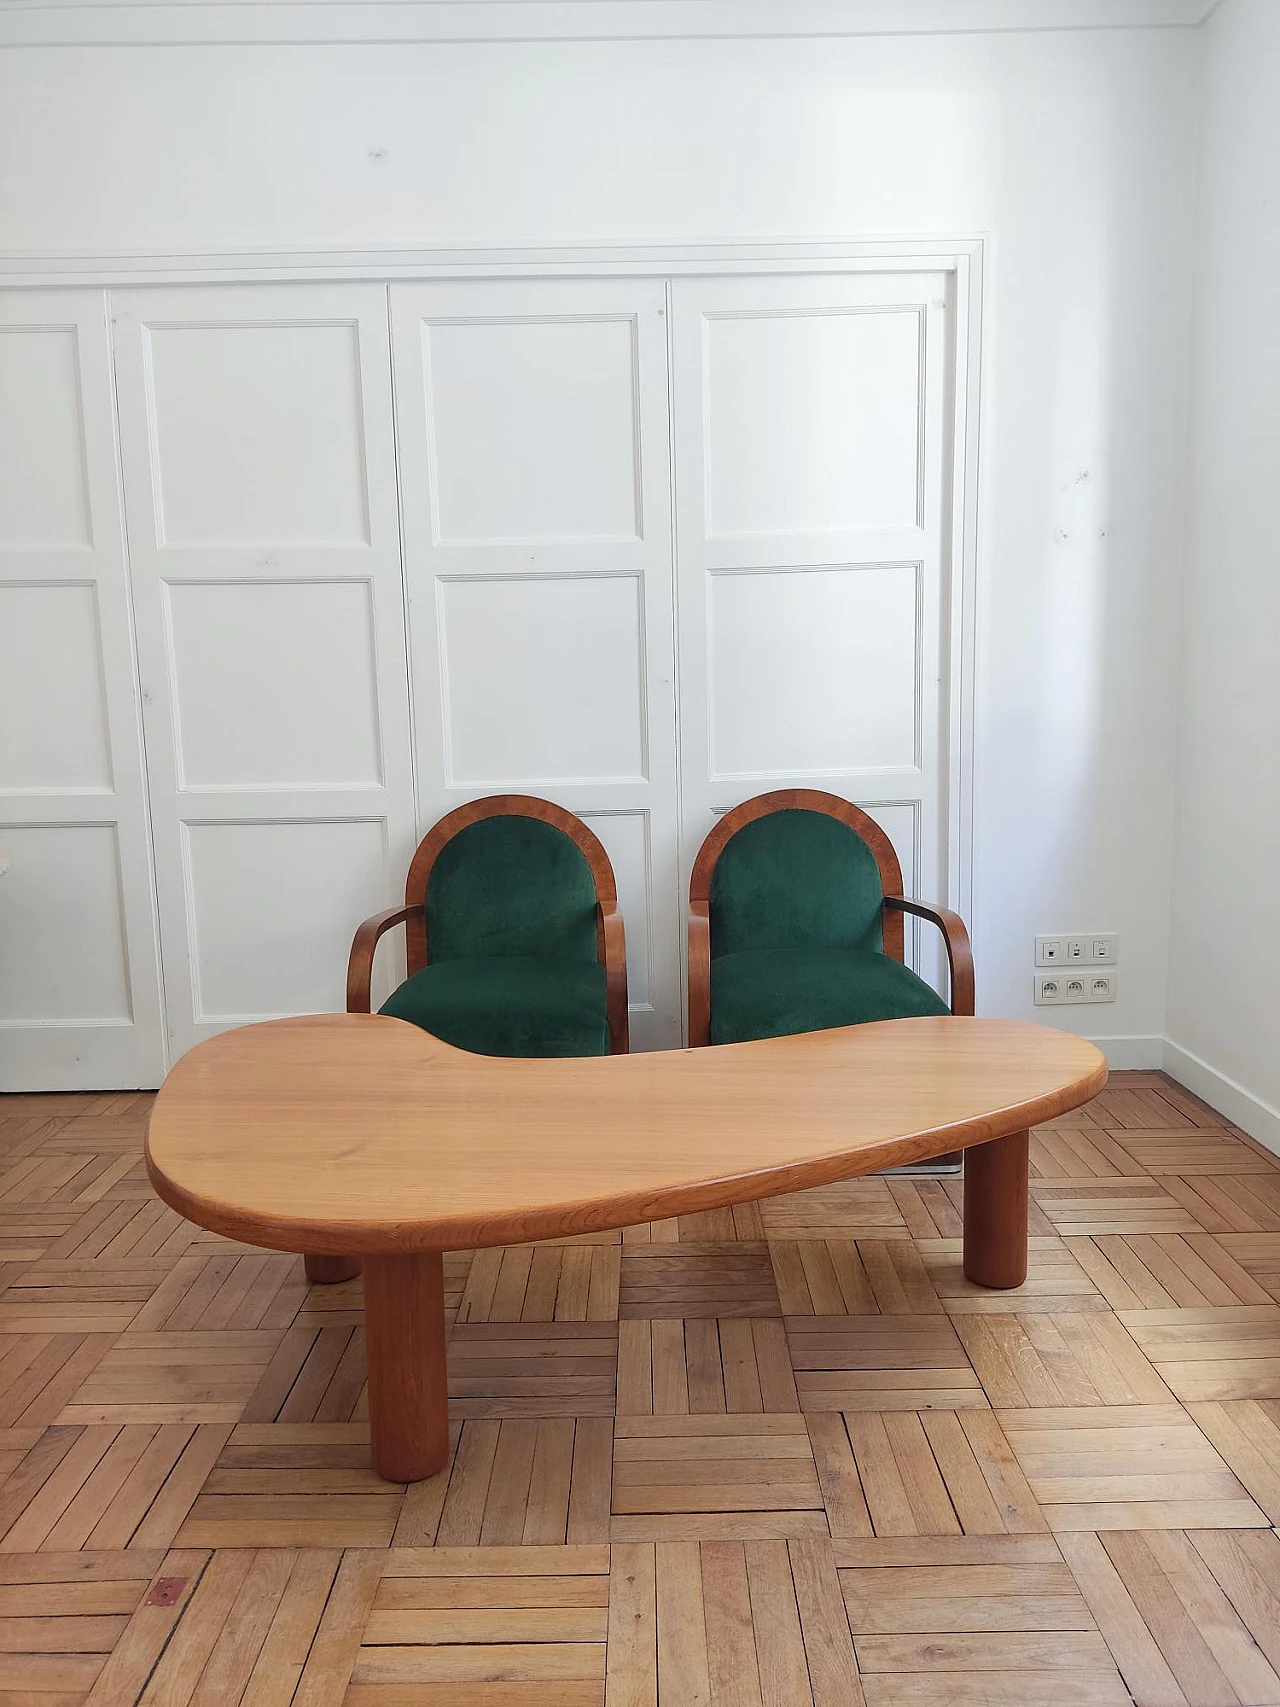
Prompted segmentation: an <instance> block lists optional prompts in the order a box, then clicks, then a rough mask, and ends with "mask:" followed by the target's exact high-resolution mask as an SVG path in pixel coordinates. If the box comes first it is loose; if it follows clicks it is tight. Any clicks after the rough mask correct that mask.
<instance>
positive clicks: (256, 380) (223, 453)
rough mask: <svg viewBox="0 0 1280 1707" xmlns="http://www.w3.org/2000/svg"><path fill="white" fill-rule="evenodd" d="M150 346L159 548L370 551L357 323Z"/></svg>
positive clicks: (203, 336) (201, 329)
mask: <svg viewBox="0 0 1280 1707" xmlns="http://www.w3.org/2000/svg"><path fill="white" fill-rule="evenodd" d="M147 347H148V355H149V378H150V407H151V416H152V420H151V432H152V437H153V440H154V444H153V459H154V464H155V467H156V469H157V472H158V490H157V493H156V503H157V511H158V515H157V522H158V529H159V535H160V539H161V542H162V543H163V544H167V545H229V544H240V545H244V544H271V543H280V544H298V545H307V544H333V545H338V544H345V545H350V544H361V543H364V541H365V540H366V539H367V538H368V520H367V502H366V491H365V467H364V445H363V431H362V424H361V405H360V367H359V360H360V358H359V345H358V342H357V329H356V327H355V326H354V325H351V324H349V323H343V322H339V323H337V324H323V323H322V324H312V325H301V326H290V325H251V324H242V325H228V326H206V325H189V326H166V325H153V326H152V327H150V329H149V331H148V333H147Z"/></svg>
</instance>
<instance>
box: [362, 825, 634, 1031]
mask: <svg viewBox="0 0 1280 1707" xmlns="http://www.w3.org/2000/svg"><path fill="white" fill-rule="evenodd" d="M404 899H405V904H404V906H403V907H393V908H391V909H390V910H389V911H388V912H385V913H378V914H376V915H375V916H374V917H373V918H371V919H366V920H365V922H364V923H363V924H362V925H361V926H360V928H359V930H358V931H357V932H356V936H355V941H354V942H353V943H352V945H351V960H350V963H349V965H348V969H347V1011H348V1013H364V1014H367V1013H368V1012H369V1006H370V999H371V998H370V986H371V981H372V972H373V956H374V950H375V948H376V946H377V943H378V939H379V937H381V936H382V934H383V932H384V931H387V930H389V929H391V928H392V927H393V926H394V925H398V924H401V923H403V924H404V925H405V927H406V939H407V940H406V947H407V959H408V972H409V976H408V977H407V978H406V979H405V981H404V983H403V984H401V985H400V986H399V988H398V989H397V990H395V991H394V992H393V993H392V995H391V997H390V999H389V1000H388V1001H386V1002H384V1003H383V1005H382V1007H381V1009H380V1010H379V1012H381V1013H384V1014H392V1015H394V1017H395V1018H396V1019H403V1020H408V1021H409V1022H410V1023H411V1024H413V1025H418V1026H421V1027H422V1029H423V1030H424V1031H429V1032H431V1033H433V1035H434V1036H436V1037H440V1038H443V1039H444V1041H445V1042H446V1043H451V1044H453V1045H454V1046H455V1047H456V1048H458V1049H467V1050H470V1051H471V1052H472V1053H473V1054H476V1055H526V1056H528V1055H533V1056H543V1055H610V1054H613V1055H623V1054H625V1053H626V1052H627V958H626V945H625V939H624V935H623V928H622V915H621V914H620V913H619V911H618V890H617V885H616V883H615V881H614V876H613V867H612V866H611V865H610V863H609V856H608V854H607V853H606V852H605V850H604V847H603V846H602V844H601V843H600V841H599V840H598V839H597V837H596V836H594V835H593V834H592V832H591V831H590V830H589V829H588V828H587V826H586V825H585V824H584V823H583V822H582V820H581V819H579V818H575V817H574V815H573V813H572V812H566V811H565V810H564V809H563V808H562V807H559V806H553V805H552V804H551V802H550V801H549V800H538V799H535V798H534V797H533V796H531V795H525V794H501V795H493V796H491V797H490V798H489V799H487V800H475V801H472V802H471V803H470V804H469V805H466V806H460V807H458V809H457V810H456V811H454V812H450V813H449V814H448V816H447V817H444V818H442V819H441V820H440V822H439V823H438V824H437V825H436V826H435V828H434V829H433V830H431V831H430V832H429V833H428V835H427V836H426V837H425V838H424V839H423V841H422V842H421V843H420V844H419V847H418V850H417V852H416V853H415V854H414V856H413V861H412V864H411V865H410V867H409V876H408V878H407V880H406V882H405V894H404Z"/></svg>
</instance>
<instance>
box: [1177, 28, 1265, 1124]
mask: <svg viewBox="0 0 1280 1707" xmlns="http://www.w3.org/2000/svg"><path fill="white" fill-rule="evenodd" d="M1205 38H1206V39H1205V61H1204V91H1203V105H1202V116H1201V136H1200V150H1199V162H1198V169H1199V185H1198V202H1199V206H1198V219H1197V247H1198V266H1197V273H1196V285H1195V322H1194V359H1193V392H1192V397H1193V407H1192V422H1193V428H1192V438H1191V458H1190V478H1189V482H1188V547H1187V572H1186V587H1185V593H1184V599H1185V612H1186V616H1185V630H1184V641H1183V650H1182V680H1181V690H1180V703H1179V757H1178V785H1177V828H1176V835H1175V857H1174V880H1173V906H1172V919H1171V957H1170V981H1169V1017H1168V1035H1169V1039H1170V1043H1171V1046H1172V1047H1171V1053H1170V1063H1169V1064H1170V1067H1171V1069H1172V1070H1173V1071H1174V1072H1176V1073H1177V1074H1178V1076H1179V1077H1180V1078H1183V1079H1184V1080H1185V1081H1186V1082H1187V1083H1189V1084H1191V1085H1192V1086H1193V1087H1194V1088H1195V1089H1197V1090H1199V1091H1201V1092H1202V1094H1204V1095H1205V1096H1207V1097H1208V1098H1210V1100H1212V1101H1213V1102H1214V1103H1215V1104H1216V1105H1217V1106H1218V1107H1220V1108H1223V1109H1225V1110H1226V1111H1227V1112H1228V1113H1229V1114H1230V1115H1231V1116H1232V1117H1233V1118H1234V1119H1235V1120H1237V1121H1239V1122H1240V1124H1241V1125H1243V1126H1244V1127H1245V1128H1246V1129H1247V1130H1248V1131H1251V1132H1253V1133H1254V1134H1255V1135H1256V1136H1257V1137H1259V1138H1264V1139H1266V1140H1267V1141H1268V1142H1269V1143H1270V1144H1271V1145H1272V1147H1273V1148H1280V1000H1278V999H1277V996H1276V990H1275V964H1274V963H1275V954H1274V945H1275V944H1276V943H1277V942H1280V882H1278V881H1277V875H1278V874H1280V668H1278V667H1277V659H1276V648H1277V642H1278V640H1280V555H1278V550H1277V539H1278V538H1280V533H1278V532H1277V508H1276V503H1277V496H1278V495H1280V329H1278V327H1277V318H1276V293H1277V280H1278V279H1280V202H1278V201H1277V196H1276V169H1277V162H1280V103H1278V102H1277V99H1276V93H1277V89H1280V6H1277V5H1275V4H1274V0H1226V3H1225V4H1224V5H1223V6H1222V7H1221V8H1220V9H1219V10H1218V11H1217V12H1216V13H1215V14H1214V16H1213V18H1212V19H1211V20H1210V22H1209V23H1208V24H1207V25H1206V28H1205Z"/></svg>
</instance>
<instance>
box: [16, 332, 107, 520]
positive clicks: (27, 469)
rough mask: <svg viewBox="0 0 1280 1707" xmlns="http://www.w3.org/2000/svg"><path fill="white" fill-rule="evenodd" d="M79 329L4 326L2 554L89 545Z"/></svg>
mask: <svg viewBox="0 0 1280 1707" xmlns="http://www.w3.org/2000/svg"><path fill="white" fill-rule="evenodd" d="M91 537H92V535H91V531H90V524H89V499H88V489H87V484H86V472H85V449H84V419H83V409H82V405H81V398H80V370H79V361H78V352H77V349H76V333H75V330H74V329H73V328H72V327H69V326H57V327H31V326H3V327H0V549H4V548H12V547H16V546H35V547H37V548H39V547H49V546H67V545H88V544H89V543H90V540H91Z"/></svg>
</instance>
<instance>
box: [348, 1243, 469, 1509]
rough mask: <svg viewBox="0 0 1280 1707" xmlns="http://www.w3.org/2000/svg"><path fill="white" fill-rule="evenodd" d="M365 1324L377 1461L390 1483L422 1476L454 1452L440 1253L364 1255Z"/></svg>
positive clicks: (376, 1466)
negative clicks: (451, 1443) (451, 1440)
mask: <svg viewBox="0 0 1280 1707" xmlns="http://www.w3.org/2000/svg"><path fill="white" fill-rule="evenodd" d="M364 1329H365V1350H366V1357H367V1360H368V1368H369V1432H370V1434H371V1436H372V1438H373V1467H374V1469H375V1470H376V1471H377V1472H378V1474H379V1475H380V1476H385V1477H386V1479H387V1481H389V1482H420V1481H421V1480H422V1479H423V1477H424V1476H434V1475H435V1473H436V1471H437V1470H440V1469H442V1468H443V1467H444V1463H445V1460H446V1459H447V1458H448V1456H449V1388H448V1382H447V1372H446V1367H445V1343H444V1341H445V1335H444V1259H443V1257H442V1255H441V1253H440V1252H439V1251H419V1252H417V1253H415V1254H414V1255H412V1256H395V1257H390V1256H367V1257H365V1259H364Z"/></svg>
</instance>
